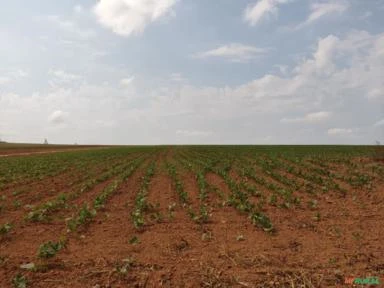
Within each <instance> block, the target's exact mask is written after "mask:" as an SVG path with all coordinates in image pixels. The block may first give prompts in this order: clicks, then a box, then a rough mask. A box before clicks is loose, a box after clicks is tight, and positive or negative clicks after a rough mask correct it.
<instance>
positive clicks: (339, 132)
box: [327, 128, 353, 136]
mask: <svg viewBox="0 0 384 288" xmlns="http://www.w3.org/2000/svg"><path fill="white" fill-rule="evenodd" d="M327 133H328V135H330V136H345V135H349V134H352V133H353V130H352V129H350V128H331V129H328V131H327Z"/></svg>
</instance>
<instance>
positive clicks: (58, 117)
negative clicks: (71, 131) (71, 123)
mask: <svg viewBox="0 0 384 288" xmlns="http://www.w3.org/2000/svg"><path fill="white" fill-rule="evenodd" d="M65 117H66V113H65V112H63V111H61V110H56V111H54V112H52V113H51V115H49V117H48V120H49V122H51V123H53V124H61V123H64V121H65Z"/></svg>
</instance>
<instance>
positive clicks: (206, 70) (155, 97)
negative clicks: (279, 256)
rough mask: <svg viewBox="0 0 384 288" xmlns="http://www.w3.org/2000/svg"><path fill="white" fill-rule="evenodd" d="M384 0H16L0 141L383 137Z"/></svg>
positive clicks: (6, 10)
mask: <svg viewBox="0 0 384 288" xmlns="http://www.w3.org/2000/svg"><path fill="white" fill-rule="evenodd" d="M383 15H384V1H383V0H366V1H362V0H258V1H257V0H98V1H96V0H83V1H78V0H77V1H75V0H66V1H52V0H34V1H25V0H12V1H6V2H4V3H3V4H2V9H0V19H1V21H0V43H1V45H0V63H1V65H0V139H2V140H5V141H8V142H32V143H42V142H43V141H44V139H45V138H46V139H48V141H49V142H50V143H57V144H58V143H63V144H64V143H65V144H72V143H78V144H127V145H128V144H129V145H131V144H150V145H151V144H375V141H380V142H382V143H384V18H383Z"/></svg>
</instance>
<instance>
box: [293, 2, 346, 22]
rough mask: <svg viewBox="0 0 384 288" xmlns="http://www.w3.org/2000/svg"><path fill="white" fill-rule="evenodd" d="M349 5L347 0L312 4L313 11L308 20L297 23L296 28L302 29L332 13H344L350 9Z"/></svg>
mask: <svg viewBox="0 0 384 288" xmlns="http://www.w3.org/2000/svg"><path fill="white" fill-rule="evenodd" d="M348 7H349V4H348V2H347V1H345V0H337V1H336V0H333V1H329V2H319V3H313V4H312V5H311V13H310V14H309V16H308V18H307V20H306V21H305V22H303V23H301V24H299V25H297V26H296V29H300V28H302V27H304V26H306V25H309V24H311V23H313V22H316V21H318V20H319V19H321V18H323V17H326V16H328V15H331V14H342V13H343V12H344V11H345V10H347V9H348Z"/></svg>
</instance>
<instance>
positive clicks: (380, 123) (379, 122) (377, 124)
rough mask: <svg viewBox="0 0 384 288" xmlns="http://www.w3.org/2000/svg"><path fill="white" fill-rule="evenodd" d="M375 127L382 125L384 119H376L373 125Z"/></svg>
mask: <svg viewBox="0 0 384 288" xmlns="http://www.w3.org/2000/svg"><path fill="white" fill-rule="evenodd" d="M374 126H375V127H381V126H384V119H381V120H380V121H377V122H376V123H375V125H374Z"/></svg>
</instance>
